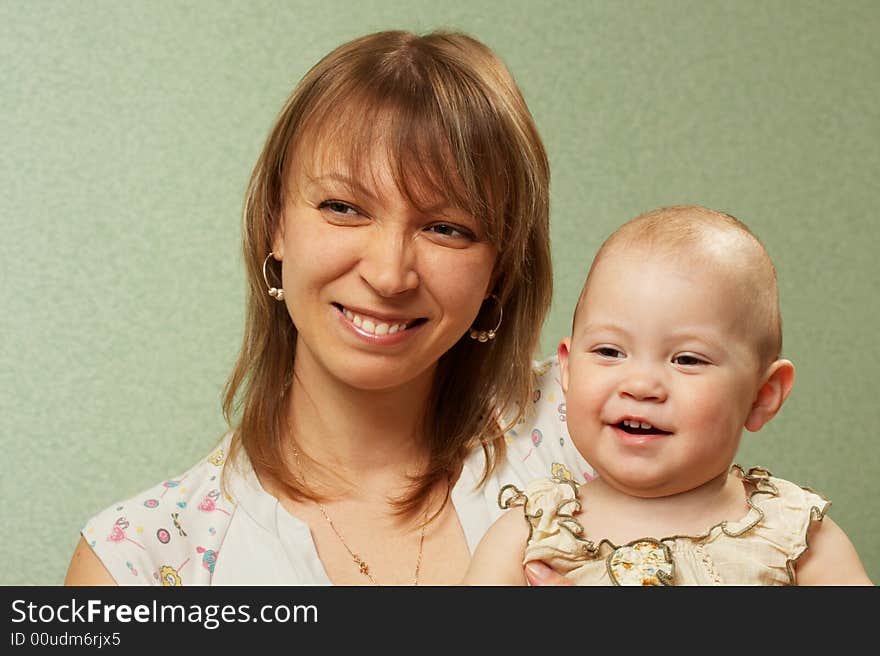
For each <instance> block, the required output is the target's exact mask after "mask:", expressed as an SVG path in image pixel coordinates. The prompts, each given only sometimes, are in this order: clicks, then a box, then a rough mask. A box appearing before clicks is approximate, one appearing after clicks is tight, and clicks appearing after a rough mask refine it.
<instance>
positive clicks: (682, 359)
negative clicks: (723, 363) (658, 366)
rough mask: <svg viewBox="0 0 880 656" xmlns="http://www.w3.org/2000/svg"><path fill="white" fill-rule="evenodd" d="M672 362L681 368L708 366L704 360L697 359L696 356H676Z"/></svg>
mask: <svg viewBox="0 0 880 656" xmlns="http://www.w3.org/2000/svg"><path fill="white" fill-rule="evenodd" d="M672 362H674V363H675V364H679V365H681V366H683V367H695V366H699V365H701V364H708V363H707V362H706V361H705V360H703V359H702V358H698V357H697V356H696V355H676V356H675V357H674V358H672Z"/></svg>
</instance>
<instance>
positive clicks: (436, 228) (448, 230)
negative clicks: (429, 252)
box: [427, 223, 476, 241]
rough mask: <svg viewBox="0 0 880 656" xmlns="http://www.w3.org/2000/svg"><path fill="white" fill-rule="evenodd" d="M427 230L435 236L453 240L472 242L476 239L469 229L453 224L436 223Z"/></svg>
mask: <svg viewBox="0 0 880 656" xmlns="http://www.w3.org/2000/svg"><path fill="white" fill-rule="evenodd" d="M427 230H428V231H429V232H432V233H434V234H435V235H441V236H443V237H449V238H451V239H469V240H471V241H473V240H475V239H476V236H475V235H474V233H473V232H471V231H470V230H468V229H467V228H464V227H462V226H457V225H453V224H451V223H435V224H433V225H430V226H428V228H427Z"/></svg>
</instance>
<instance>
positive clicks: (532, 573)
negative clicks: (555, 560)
mask: <svg viewBox="0 0 880 656" xmlns="http://www.w3.org/2000/svg"><path fill="white" fill-rule="evenodd" d="M525 575H526V581H528V582H529V585H574V583H572V582H571V581H569V580H568V579H567V578H565V577H564V576H562V574H558V573H557V572H556V571H555V570H553V569H552V568H550V567H549V566H547V565H545V564H544V563H542V562H541V561H540V560H530V561H529V562H527V563H526V566H525Z"/></svg>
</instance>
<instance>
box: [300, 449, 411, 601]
mask: <svg viewBox="0 0 880 656" xmlns="http://www.w3.org/2000/svg"><path fill="white" fill-rule="evenodd" d="M293 457H294V459H295V460H296V466H297V468H298V469H299V475H300V478H302V479H303V483H305V482H306V477H305V473H304V472H303V467H302V463H301V462H300V460H299V451H298V450H297V449H296V447H293ZM315 505H316V506H318V510H320V511H321V515H323V517H324V519H325V520H327V523H328V524H329V525H330V529H331V530H332V531H333V534H334V535H335V536H336V537H337V538H338V539H339V542H340V543H341V544H342V546H343V547H345V550H346V551H347V552H348V555H349V556H351V559H352V560H353V561H354V564H355V565H357V568H358V571H359V572H360V573H361V574H363V575H364V576H366V577H367V578H368V579H369V580H370V583H372V584H373V585H376V586H378V585H381V584H380V583H379V582H378V581H377V580H376V579H374V578H373V574H372V573H371V572H370V566H369V565H368V564H367V561H365V560H364V559H363V558H361V557H360V556H359V555H358V554H357V553H355V552H354V551H352V549H351V547H349V546H348V543H347V542H346V541H345V538H343V537H342V533H340V532H339V529H337V528H336V524H334V523H333V520H332V519H330V514H329V513H328V512H327V509H326V508H324V506H323V504H322V503H321V502H320V501H315ZM425 512H426V515H427V511H425ZM425 523H426V522H424V521H423V522H422V530H421V532H420V534H419V553H418V557H417V558H416V572H415V575H414V576H413V585H418V584H419V572H421V569H422V547H423V546H424V544H425Z"/></svg>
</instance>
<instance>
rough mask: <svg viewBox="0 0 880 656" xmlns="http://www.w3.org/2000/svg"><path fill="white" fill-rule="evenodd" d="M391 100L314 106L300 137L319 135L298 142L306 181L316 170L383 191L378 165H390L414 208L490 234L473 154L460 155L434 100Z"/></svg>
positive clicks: (355, 98)
mask: <svg viewBox="0 0 880 656" xmlns="http://www.w3.org/2000/svg"><path fill="white" fill-rule="evenodd" d="M389 95H390V97H389ZM389 95H386V96H384V97H382V96H381V95H380V91H379V90H365V91H364V92H362V93H360V94H347V95H346V98H345V100H344V101H342V102H333V101H329V102H326V103H322V105H325V106H323V107H315V108H314V110H313V111H312V112H311V117H310V119H309V120H308V123H307V124H306V125H305V126H304V127H303V129H301V130H300V131H299V132H300V134H303V135H314V136H313V137H311V138H309V139H307V140H305V141H300V143H298V144H296V148H295V150H296V154H295V157H296V158H297V160H298V161H297V165H298V166H303V167H306V168H304V169H301V170H303V172H304V173H305V174H306V176H313V175H315V174H316V171H315V170H311V169H312V167H314V168H315V169H320V170H335V171H341V172H344V174H345V175H346V176H347V177H349V178H351V180H352V181H353V182H357V181H364V182H365V184H368V185H369V186H371V187H372V188H376V186H377V182H378V176H379V175H380V173H379V166H377V165H380V166H382V167H383V168H384V165H385V164H386V163H387V167H388V168H387V169H386V171H387V172H390V174H391V176H392V179H393V182H394V184H395V186H396V187H397V189H398V190H399V191H400V193H401V195H402V196H403V197H404V198H405V199H406V200H407V201H408V202H409V203H410V204H411V205H412V206H413V207H415V208H416V209H418V210H419V211H423V212H427V211H428V210H430V209H432V208H436V207H437V205H438V204H440V205H449V206H450V207H452V208H454V209H460V210H463V211H465V212H468V213H469V214H471V215H472V216H474V217H475V218H477V219H478V220H479V221H480V222H481V223H482V224H483V226H484V228H486V229H487V231H488V230H489V228H490V226H488V225H486V224H487V219H488V216H487V214H488V211H487V210H488V204H487V199H486V195H487V194H486V190H485V187H486V186H487V185H486V182H487V181H486V180H485V179H481V178H478V177H477V176H476V175H475V174H474V167H473V166H472V164H471V156H470V155H469V153H467V152H466V150H467V148H466V147H461V146H459V148H458V149H456V146H455V144H456V143H460V140H457V139H455V138H454V135H451V134H449V131H448V130H447V129H446V127H445V125H444V121H443V117H442V116H440V115H439V113H438V112H437V111H436V110H433V108H432V106H431V100H432V99H430V98H405V97H404V98H402V97H400V95H399V94H389ZM395 95H396V96H397V97H395ZM432 110H433V111H432ZM310 163H311V164H310Z"/></svg>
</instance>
